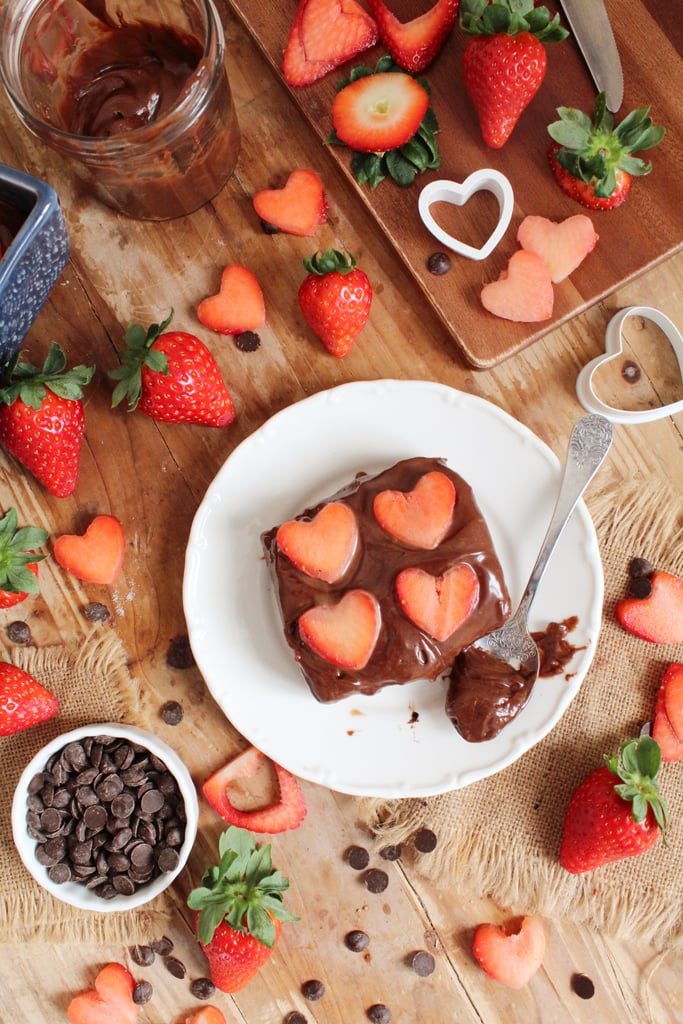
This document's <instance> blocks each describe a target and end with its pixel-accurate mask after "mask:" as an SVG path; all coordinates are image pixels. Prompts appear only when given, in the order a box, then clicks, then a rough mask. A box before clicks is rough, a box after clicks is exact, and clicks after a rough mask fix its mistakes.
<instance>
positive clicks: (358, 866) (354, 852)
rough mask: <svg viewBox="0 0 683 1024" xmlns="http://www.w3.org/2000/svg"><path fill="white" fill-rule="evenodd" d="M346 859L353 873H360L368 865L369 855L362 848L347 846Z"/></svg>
mask: <svg viewBox="0 0 683 1024" xmlns="http://www.w3.org/2000/svg"><path fill="white" fill-rule="evenodd" d="M346 859H347V861H348V862H349V865H350V867H352V868H353V870H354V871H362V870H363V869H364V868H366V867H367V866H368V864H369V863H370V854H369V853H368V851H367V850H366V849H365V848H364V847H362V846H349V848H348V850H347V851H346Z"/></svg>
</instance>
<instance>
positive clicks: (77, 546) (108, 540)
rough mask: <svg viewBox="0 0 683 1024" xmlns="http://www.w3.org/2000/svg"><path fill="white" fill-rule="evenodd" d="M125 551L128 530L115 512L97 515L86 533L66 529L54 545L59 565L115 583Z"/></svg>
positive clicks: (93, 579) (94, 580)
mask: <svg viewBox="0 0 683 1024" xmlns="http://www.w3.org/2000/svg"><path fill="white" fill-rule="evenodd" d="M125 551H126V538H125V534H124V532H123V527H122V525H121V523H120V522H119V520H118V519H116V517H115V516H95V518H94V519H93V521H92V522H91V523H90V526H89V527H88V528H87V530H86V531H85V533H84V534H83V535H79V534H73V533H64V534H62V535H61V536H60V537H57V539H56V540H55V542H54V547H53V553H54V556H55V559H56V560H57V562H58V563H59V565H61V567H62V568H63V569H66V570H67V571H68V572H70V573H72V574H73V575H74V576H76V577H77V578H78V579H79V580H85V581H86V582H88V583H114V581H115V580H116V578H117V576H118V575H119V573H120V572H121V567H122V566H123V557H124V554H125Z"/></svg>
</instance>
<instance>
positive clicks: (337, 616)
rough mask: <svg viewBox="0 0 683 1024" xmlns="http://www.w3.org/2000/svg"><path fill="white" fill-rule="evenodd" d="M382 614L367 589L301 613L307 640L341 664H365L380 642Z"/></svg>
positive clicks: (356, 666)
mask: <svg viewBox="0 0 683 1024" xmlns="http://www.w3.org/2000/svg"><path fill="white" fill-rule="evenodd" d="M381 623H382V614H381V612H380V607H379V603H378V601H377V599H376V598H375V597H374V596H373V595H372V594H370V593H368V591H367V590H348V591H347V592H346V593H345V594H344V596H343V597H342V599H341V600H340V601H338V602H337V604H334V605H332V604H326V605H316V606H315V607H313V608H309V609H308V610H307V611H305V612H304V613H303V615H300V616H299V635H300V637H301V639H302V640H303V642H304V643H305V644H306V645H307V646H308V647H310V649H311V650H312V651H315V653H316V654H318V655H319V656H320V657H321V658H324V659H325V661H329V662H331V664H333V665H338V666H339V667H340V668H347V669H352V670H359V669H362V668H365V666H366V665H367V663H368V661H369V660H370V657H371V656H372V652H373V651H374V649H375V644H376V643H377V637H378V636H379V630H380V626H381Z"/></svg>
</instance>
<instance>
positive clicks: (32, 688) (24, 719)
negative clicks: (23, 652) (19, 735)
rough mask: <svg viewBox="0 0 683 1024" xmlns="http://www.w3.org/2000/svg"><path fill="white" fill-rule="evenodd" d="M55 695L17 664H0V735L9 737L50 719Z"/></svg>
mask: <svg viewBox="0 0 683 1024" xmlns="http://www.w3.org/2000/svg"><path fill="white" fill-rule="evenodd" d="M58 708H59V705H58V701H57V698H56V697H55V696H54V694H52V693H50V691H49V690H46V689H45V687H44V686H42V685H41V683H39V682H38V681H37V680H36V679H34V678H33V676H32V675H29V673H28V672H24V670H23V669H22V668H18V666H17V665H12V664H10V663H9V662H7V661H0V736H12V735H13V734H14V733H15V732H22V731H23V730H24V729H30V728H31V726H34V725H38V724H39V723H40V722H46V721H47V720H48V719H49V718H53V717H54V716H55V715H56V714H57V711H58Z"/></svg>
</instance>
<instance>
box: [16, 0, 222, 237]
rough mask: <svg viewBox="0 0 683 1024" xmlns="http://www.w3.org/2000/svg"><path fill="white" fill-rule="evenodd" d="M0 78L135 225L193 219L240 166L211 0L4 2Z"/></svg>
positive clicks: (29, 116) (25, 116)
mask: <svg viewBox="0 0 683 1024" xmlns="http://www.w3.org/2000/svg"><path fill="white" fill-rule="evenodd" d="M0 74H1V75H2V80H3V82H4V85H5V88H6V89H7V92H8V94H9V97H10V100H11V101H12V105H13V106H14V109H15V111H16V113H17V115H18V116H19V118H20V119H21V121H22V123H23V124H24V125H25V126H26V128H28V129H29V130H30V131H31V132H33V134H34V135H36V136H37V137H38V138H39V139H41V140H42V141H43V142H45V143H46V144H47V145H49V146H50V147H52V149H54V150H55V151H56V152H58V153H59V154H60V155H61V156H62V157H64V158H66V159H67V160H69V161H70V162H71V164H72V165H73V167H74V169H75V170H76V171H77V172H78V174H79V175H80V177H81V178H82V179H83V180H84V181H85V182H86V184H87V185H88V187H89V188H90V189H91V190H92V191H93V192H94V193H95V194H96V195H97V196H98V197H99V198H100V199H101V200H103V201H104V202H105V203H107V204H108V205H109V206H111V207H113V208H114V209H115V210H118V211H120V212H121V213H123V214H126V215H127V216H129V217H133V218H135V219H140V220H167V219H170V218H172V217H180V216H183V215H185V214H188V213H191V212H192V211H193V210H196V209H198V208H199V207H200V206H203V204H204V203H206V202H208V200H210V199H212V198H213V197H214V196H215V195H216V194H217V193H218V192H219V191H220V190H221V188H222V187H223V185H224V184H225V182H226V181H227V179H228V178H229V176H230V174H231V173H232V171H233V170H234V167H235V164H236V162H237V157H238V153H239V145H240V134H239V126H238V123H237V117H236V114H235V109H234V105H233V101H232V94H231V91H230V85H229V82H228V77H227V73H226V70H225V38H224V34H223V27H222V25H221V22H220V20H219V17H218V13H217V11H216V8H215V7H214V5H213V3H212V0H158V2H155V0H115V2H113V3H112V2H111V0H7V2H6V3H5V5H4V10H3V12H2V16H1V17H0Z"/></svg>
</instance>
